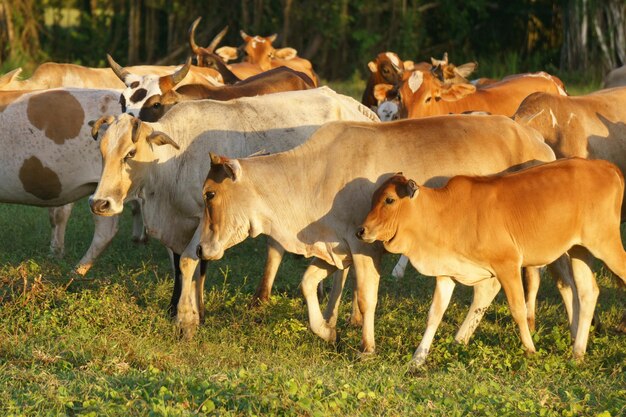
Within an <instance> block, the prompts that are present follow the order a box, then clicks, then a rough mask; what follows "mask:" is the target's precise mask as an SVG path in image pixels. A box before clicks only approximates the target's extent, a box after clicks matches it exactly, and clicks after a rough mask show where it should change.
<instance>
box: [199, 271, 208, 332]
mask: <svg viewBox="0 0 626 417" xmlns="http://www.w3.org/2000/svg"><path fill="white" fill-rule="evenodd" d="M208 263H209V262H208V261H205V260H202V259H201V260H200V276H199V277H198V279H197V280H196V300H197V301H196V304H197V305H198V314H199V315H200V323H204V281H205V280H206V269H207V266H208Z"/></svg>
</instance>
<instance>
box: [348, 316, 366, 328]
mask: <svg viewBox="0 0 626 417" xmlns="http://www.w3.org/2000/svg"><path fill="white" fill-rule="evenodd" d="M349 323H350V326H352V327H363V316H362V315H361V314H357V315H355V314H352V315H351V316H350V321H349Z"/></svg>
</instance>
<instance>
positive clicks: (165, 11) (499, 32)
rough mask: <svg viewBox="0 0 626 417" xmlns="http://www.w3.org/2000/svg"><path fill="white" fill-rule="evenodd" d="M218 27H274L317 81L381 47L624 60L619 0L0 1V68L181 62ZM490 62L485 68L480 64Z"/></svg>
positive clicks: (497, 58) (466, 56)
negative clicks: (193, 35)
mask: <svg viewBox="0 0 626 417" xmlns="http://www.w3.org/2000/svg"><path fill="white" fill-rule="evenodd" d="M197 16H202V17H203V20H202V22H201V23H200V26H199V28H198V32H197V42H198V44H201V45H206V44H208V43H209V41H210V40H211V39H212V38H213V36H215V35H216V34H217V33H218V32H219V31H220V30H221V29H222V28H223V27H224V26H225V25H228V26H229V27H230V30H229V33H228V34H227V36H226V38H225V39H224V40H223V41H222V43H221V45H232V46H237V45H239V44H240V43H241V38H240V36H239V30H244V31H246V32H247V33H248V34H252V35H254V34H259V35H265V36H266V35H269V34H272V33H278V35H279V36H278V39H277V41H276V42H275V45H276V46H291V47H294V48H296V49H297V50H298V53H299V55H300V56H302V57H305V58H308V59H310V60H311V61H312V62H313V64H314V67H315V68H316V70H317V71H318V73H319V74H320V75H321V76H322V77H324V78H326V79H342V78H347V77H350V76H352V75H353V74H354V72H355V71H357V70H358V71H360V72H361V73H362V74H363V73H364V72H365V71H366V64H367V61H369V60H370V59H372V57H374V56H375V55H376V54H377V53H378V52H381V51H386V50H391V51H395V52H398V53H399V54H400V56H401V57H402V58H403V59H412V60H415V61H423V60H428V58H430V57H431V56H435V57H441V55H442V54H443V52H445V51H447V52H449V54H450V59H451V60H452V61H453V62H455V63H462V62H465V61H469V60H477V61H478V62H479V63H480V66H479V70H480V69H482V70H483V71H481V74H483V75H487V74H493V73H494V72H497V71H501V72H515V71H527V70H537V69H545V70H548V71H553V72H556V71H573V72H576V71H578V72H585V73H589V72H590V71H592V72H596V73H601V72H604V71H606V70H607V69H609V68H612V67H615V66H619V65H623V64H624V63H625V62H626V46H625V45H626V43H625V33H626V2H624V0H602V1H600V0H562V1H555V0H517V1H493V0H465V1H463V2H460V1H458V0H434V1H429V0H388V1H380V0H333V1H331V0H235V1H211V0H203V1H195V0H0V47H1V48H0V68H2V69H3V70H5V71H6V70H8V69H10V68H11V67H15V66H18V65H23V66H26V67H28V66H29V64H30V65H33V64H35V63H39V62H43V61H58V62H76V63H80V64H83V65H88V66H103V65H105V60H104V54H105V53H106V52H110V53H111V54H113V56H114V57H115V58H116V59H117V60H118V62H120V63H122V64H141V63H159V64H169V63H180V62H182V61H183V60H184V58H185V57H186V56H187V55H189V47H188V44H187V40H188V28H189V26H190V24H191V22H192V21H193V20H194V19H195V18H196V17H197ZM490 68H491V69H490Z"/></svg>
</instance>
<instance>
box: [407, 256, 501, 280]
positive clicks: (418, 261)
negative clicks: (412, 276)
mask: <svg viewBox="0 0 626 417" xmlns="http://www.w3.org/2000/svg"><path fill="white" fill-rule="evenodd" d="M409 260H410V261H411V264H412V265H413V266H414V267H415V269H417V270H418V271H419V272H420V273H421V274H423V275H428V276H449V277H452V278H454V279H455V280H456V281H458V282H460V283H461V284H464V285H475V284H477V283H478V282H480V281H482V280H484V279H488V278H493V277H494V273H493V272H492V271H491V270H490V269H489V267H488V266H487V265H483V264H481V263H479V262H476V261H474V260H471V259H467V258H462V257H456V256H445V255H444V256H421V257H411V258H409Z"/></svg>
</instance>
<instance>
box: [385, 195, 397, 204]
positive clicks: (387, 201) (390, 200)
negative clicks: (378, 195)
mask: <svg viewBox="0 0 626 417" xmlns="http://www.w3.org/2000/svg"><path fill="white" fill-rule="evenodd" d="M394 201H396V200H395V199H393V198H391V197H387V198H385V204H393V202H394Z"/></svg>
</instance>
